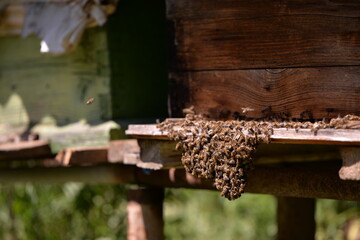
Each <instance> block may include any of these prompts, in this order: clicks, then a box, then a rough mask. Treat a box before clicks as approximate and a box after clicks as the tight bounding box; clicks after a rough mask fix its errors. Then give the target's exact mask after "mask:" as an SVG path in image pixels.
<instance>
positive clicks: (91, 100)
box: [86, 98, 95, 105]
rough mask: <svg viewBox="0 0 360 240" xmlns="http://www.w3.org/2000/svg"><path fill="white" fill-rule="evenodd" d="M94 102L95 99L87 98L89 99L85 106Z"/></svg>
mask: <svg viewBox="0 0 360 240" xmlns="http://www.w3.org/2000/svg"><path fill="white" fill-rule="evenodd" d="M94 101H95V98H89V99H88V100H87V101H86V104H87V105H89V104H92V103H93V102H94Z"/></svg>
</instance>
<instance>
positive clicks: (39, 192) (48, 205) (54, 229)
mask: <svg viewBox="0 0 360 240" xmlns="http://www.w3.org/2000/svg"><path fill="white" fill-rule="evenodd" d="M119 196H124V187H122V186H115V185H85V184H79V183H67V184H64V185H35V184H16V185H2V186H1V187H0V222H1V224H0V239H5V240H15V239H24V240H25V239H26V240H32V239H34V240H35V239H36V240H38V239H42V240H46V239H49V240H65V239H98V240H108V239H126V237H125V236H126V212H125V210H124V209H125V208H126V199H125V198H124V197H119Z"/></svg>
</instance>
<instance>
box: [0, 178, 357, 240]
mask: <svg viewBox="0 0 360 240" xmlns="http://www.w3.org/2000/svg"><path fill="white" fill-rule="evenodd" d="M356 216H358V217H359V216H360V204H359V202H347V201H335V200H324V199H321V200H318V201H317V212H316V220H317V236H316V239H318V240H325V239H335V240H336V239H339V240H340V239H343V232H342V226H343V224H344V223H345V222H346V220H347V219H350V218H353V217H356ZM165 223H166V225H165V235H166V239H169V240H182V239H193V240H197V239H198V240H200V239H201V240H202V239H207V240H212V239H244V240H247V239H248V240H250V239H251V240H252V239H259V240H261V239H275V236H276V199H275V198H274V197H272V196H266V195H256V194H245V195H244V196H242V197H241V198H240V199H239V200H236V201H228V200H227V199H224V198H222V197H220V196H219V194H218V193H217V192H212V191H194V190H180V189H177V190H167V191H166V200H165ZM0 239H5V240H14V239H26V240H27V239H29V240H32V239H34V240H35V239H43V240H47V239H49V240H57V239H59V240H60V239H61V240H64V239H72V240H77V239H95V240H110V239H126V189H125V188H124V187H123V186H118V185H86V184H80V183H67V184H63V185H41V186H40V185H35V184H16V185H2V186H1V187H0Z"/></svg>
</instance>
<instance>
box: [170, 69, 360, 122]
mask: <svg viewBox="0 0 360 240" xmlns="http://www.w3.org/2000/svg"><path fill="white" fill-rule="evenodd" d="M359 75H360V67H329V68H291V69H272V70H270V69H259V70H233V71H200V72H186V73H182V72H179V73H171V74H170V79H172V80H171V81H172V82H174V83H177V84H178V85H182V86H188V89H187V91H188V94H187V95H183V96H184V97H183V98H179V97H178V96H179V92H178V91H180V92H184V90H183V89H181V88H180V90H178V89H177V88H172V89H171V91H172V93H171V94H170V95H171V96H174V97H171V99H172V100H171V103H173V102H174V104H171V109H172V115H173V116H172V117H179V116H182V112H181V110H182V108H184V107H189V106H191V105H193V106H194V107H195V111H196V112H197V113H204V114H207V115H209V116H210V117H211V118H215V119H221V118H223V119H231V118H232V117H233V116H232V115H233V114H234V113H235V112H238V113H239V115H242V116H243V117H244V116H245V114H242V108H243V107H249V108H252V109H254V111H250V112H248V113H247V114H246V117H248V118H262V117H271V116H276V117H281V118H296V119H304V120H305V119H322V118H333V117H337V116H338V115H339V114H340V115H341V116H344V115H346V114H356V115H360V108H359V106H360V81H359V79H358V78H359Z"/></svg>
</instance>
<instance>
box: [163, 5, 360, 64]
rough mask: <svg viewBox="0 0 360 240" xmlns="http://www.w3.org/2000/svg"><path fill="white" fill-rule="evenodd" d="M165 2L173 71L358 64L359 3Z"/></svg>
mask: <svg viewBox="0 0 360 240" xmlns="http://www.w3.org/2000/svg"><path fill="white" fill-rule="evenodd" d="M166 3H167V17H168V19H169V22H172V23H173V28H174V34H173V38H172V39H171V40H172V41H171V44H172V46H171V47H172V49H173V52H172V53H173V56H172V58H171V67H172V69H174V70H214V69H255V68H281V67H299V66H301V67H305V66H344V65H359V59H360V43H359V41H358V38H357V32H358V31H360V26H359V24H358V22H357V19H358V17H360V7H359V4H358V3H357V2H349V1H347V2H336V3H333V2H324V1H317V0H307V1H302V0H296V1H283V2H278V1H271V0H261V1H251V0H245V1H243V0H241V1H240V0H230V1H226V2H225V3H224V2H223V1H219V0H198V1H192V0H184V1H177V0H167V1H166Z"/></svg>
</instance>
